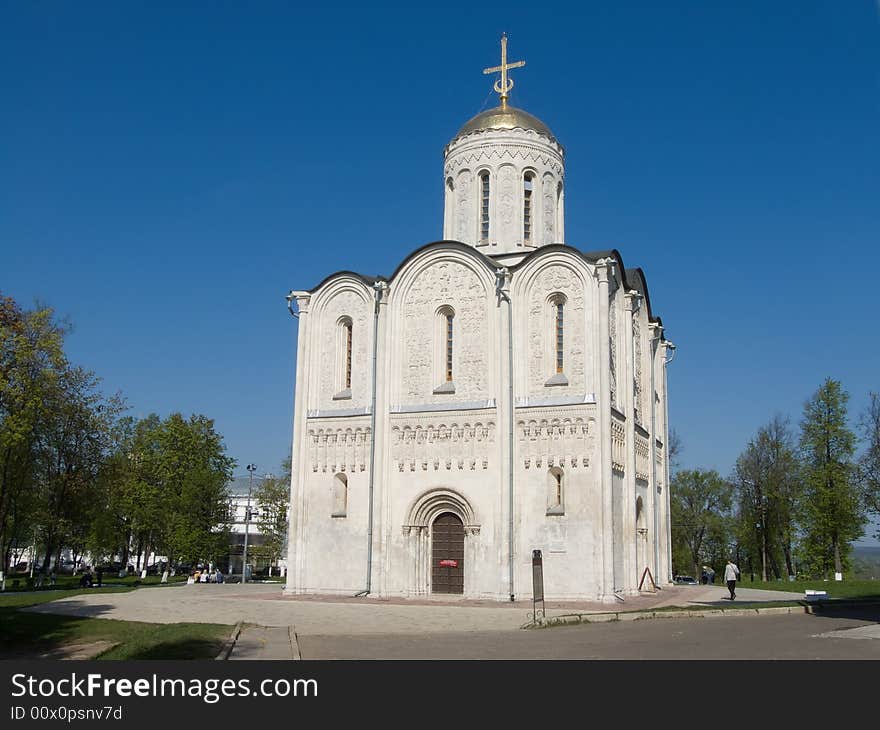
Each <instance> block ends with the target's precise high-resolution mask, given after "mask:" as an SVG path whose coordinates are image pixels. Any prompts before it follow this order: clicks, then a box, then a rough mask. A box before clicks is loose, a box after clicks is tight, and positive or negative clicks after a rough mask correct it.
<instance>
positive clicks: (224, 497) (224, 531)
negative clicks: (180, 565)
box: [157, 413, 235, 562]
mask: <svg viewBox="0 0 880 730" xmlns="http://www.w3.org/2000/svg"><path fill="white" fill-rule="evenodd" d="M157 440H158V445H159V459H158V464H157V473H158V477H159V479H160V480H161V490H162V519H163V522H164V525H165V528H164V530H163V535H162V542H163V545H164V552H165V553H166V554H167V555H168V556H169V558H171V559H172V560H183V561H185V562H200V561H207V560H215V559H217V558H218V557H219V556H221V555H223V554H225V553H226V551H227V547H228V527H229V502H228V493H227V485H228V483H229V480H230V479H231V478H232V469H233V467H234V465H235V460H234V459H231V458H230V457H228V456H227V455H226V447H225V445H224V444H223V437H222V436H220V434H218V433H217V432H216V431H215V430H214V422H213V420H211V419H209V418H207V417H206V416H202V415H193V416H191V417H190V418H189V419H188V420H187V419H185V418H184V417H183V416H182V415H180V414H179V413H174V414H172V415H171V416H169V417H168V418H167V419H166V420H165V421H163V422H162V425H161V427H160V428H159V430H158V434H157Z"/></svg>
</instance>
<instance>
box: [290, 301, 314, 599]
mask: <svg viewBox="0 0 880 730" xmlns="http://www.w3.org/2000/svg"><path fill="white" fill-rule="evenodd" d="M291 295H292V296H293V297H294V299H295V301H296V307H297V310H298V315H299V318H298V321H299V327H298V328H297V329H298V331H297V337H296V385H295V390H294V394H293V442H292V444H291V461H292V464H293V469H292V470H291V476H290V510H289V513H288V514H289V515H290V528H289V530H290V531H289V533H288V540H287V581H286V583H285V587H284V592H285V593H299V592H300V591H301V590H302V589H303V587H304V585H303V584H304V570H305V548H304V546H305V541H304V535H303V510H304V506H305V505H304V485H305V480H306V473H307V466H308V465H307V463H306V461H307V459H306V458H305V454H306V453H307V444H306V440H307V438H308V429H307V428H306V414H307V411H308V382H309V369H310V368H309V355H310V352H309V346H308V339H309V335H310V331H309V316H308V314H309V303H310V301H311V296H312V295H311V293H310V292H305V291H295V292H291Z"/></svg>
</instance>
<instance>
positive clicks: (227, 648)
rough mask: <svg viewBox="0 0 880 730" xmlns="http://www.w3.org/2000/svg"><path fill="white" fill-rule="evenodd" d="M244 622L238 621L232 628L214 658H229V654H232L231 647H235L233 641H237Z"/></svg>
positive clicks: (221, 659)
mask: <svg viewBox="0 0 880 730" xmlns="http://www.w3.org/2000/svg"><path fill="white" fill-rule="evenodd" d="M243 624H244V622H242V621H239V622H238V623H237V624H235V626H234V627H233V629H232V633H231V634H230V635H229V638H228V639H226V641H224V642H223V646H222V647H221V649H220V653H219V654H217V656H215V657H214V659H216V660H218V661H223V660H226V659H229V655H230V654H232V650H233V648H235V642H236V641H238V636H239V634H240V633H241V627H242V626H243Z"/></svg>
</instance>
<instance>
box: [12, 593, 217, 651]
mask: <svg viewBox="0 0 880 730" xmlns="http://www.w3.org/2000/svg"><path fill="white" fill-rule="evenodd" d="M98 590H101V591H103V592H105V593H127V592H129V591H131V590H134V589H133V588H127V587H119V588H101V589H98ZM82 593H94V589H92V590H89V589H85V590H68V591H62V590H56V591H39V592H35V593H5V594H0V657H2V658H14V657H16V656H18V657H22V658H24V657H26V656H27V655H31V656H33V655H34V654H40V653H43V652H46V651H50V650H52V649H57V648H59V647H61V646H64V645H69V644H83V643H88V642H93V641H109V642H114V643H116V646H113V647H111V648H110V649H108V650H107V651H105V652H104V653H103V654H101V655H100V656H98V657H97V658H98V659H213V658H214V657H215V656H216V655H217V654H218V652H219V651H220V648H221V646H222V645H223V642H224V641H225V640H226V638H227V637H228V636H229V634H230V633H231V632H232V627H231V626H226V625H223V624H196V623H179V624H148V623H142V622H140V621H116V620H113V619H104V618H79V617H75V616H55V615H52V614H42V613H29V612H25V611H19V610H18V609H19V608H22V607H24V606H33V605H36V604H38V603H46V602H48V601H54V600H56V599H58V598H66V597H68V596H76V595H79V594H82Z"/></svg>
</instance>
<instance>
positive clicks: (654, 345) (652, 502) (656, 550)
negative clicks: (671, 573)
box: [648, 322, 663, 582]
mask: <svg viewBox="0 0 880 730" xmlns="http://www.w3.org/2000/svg"><path fill="white" fill-rule="evenodd" d="M648 329H649V330H650V332H651V347H650V358H651V359H650V365H651V394H650V397H651V429H650V430H651V438H650V443H649V449H648V454H649V457H650V459H651V463H650V469H651V486H650V499H649V500H648V504H649V507H650V510H651V515H650V522H649V523H648V524H649V525H650V526H651V528H650V529H651V546H652V548H651V549H652V551H653V552H652V553H651V565H652V567H653V570H652V571H651V572H652V573H653V574H654V581H655V582H657V581H660V580H661V579H660V577H659V575H658V574H659V572H660V569H661V568H660V495H659V494H658V493H657V420H658V419H657V363H658V358H659V351H660V347H659V344H660V341H661V340H660V336H661V334H662V333H663V327H661V326H660V325H659V324H658V323H656V322H650V323H649V324H648Z"/></svg>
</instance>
